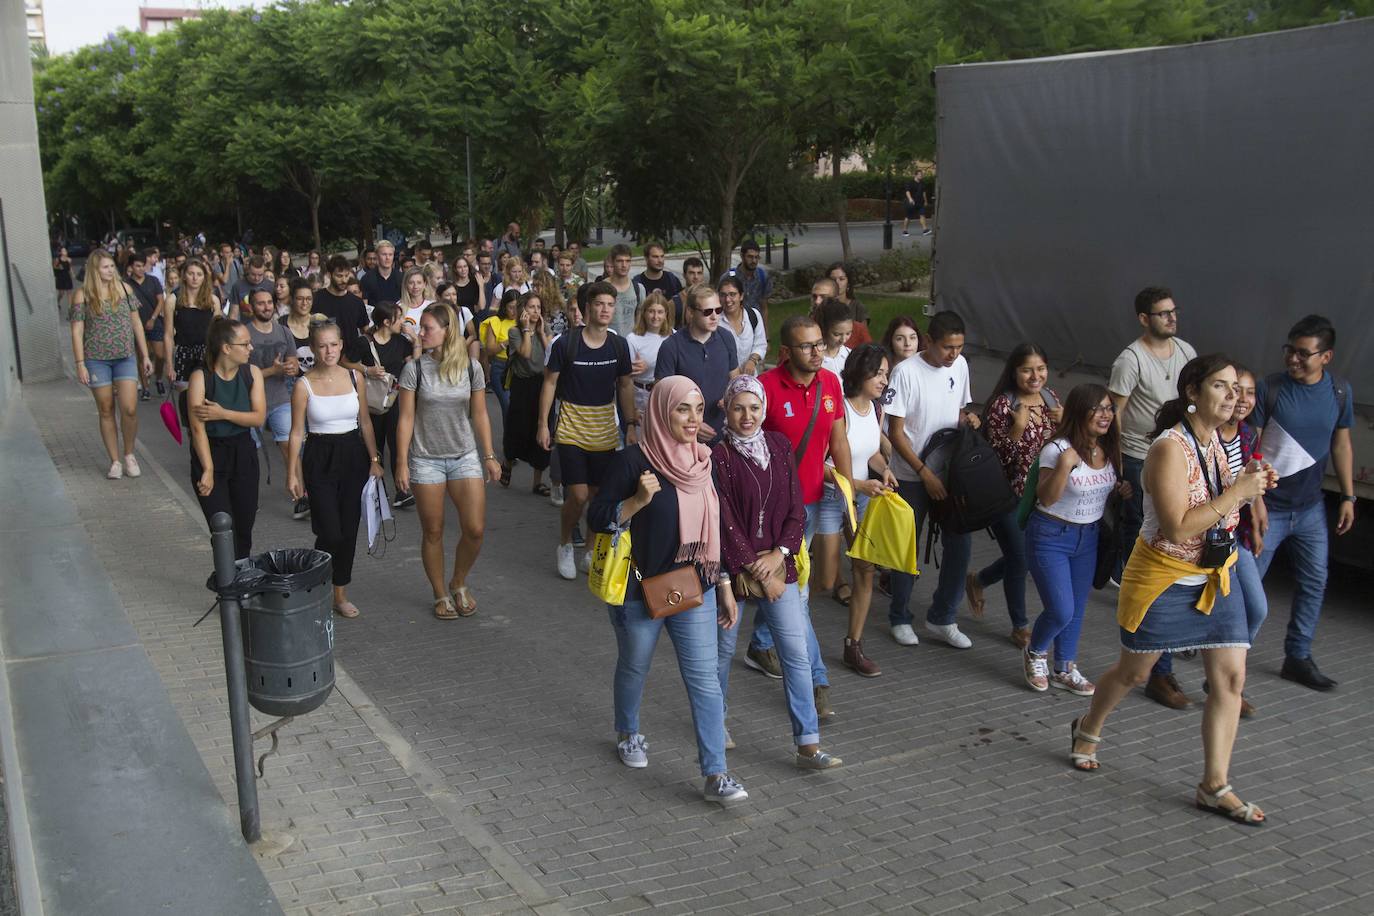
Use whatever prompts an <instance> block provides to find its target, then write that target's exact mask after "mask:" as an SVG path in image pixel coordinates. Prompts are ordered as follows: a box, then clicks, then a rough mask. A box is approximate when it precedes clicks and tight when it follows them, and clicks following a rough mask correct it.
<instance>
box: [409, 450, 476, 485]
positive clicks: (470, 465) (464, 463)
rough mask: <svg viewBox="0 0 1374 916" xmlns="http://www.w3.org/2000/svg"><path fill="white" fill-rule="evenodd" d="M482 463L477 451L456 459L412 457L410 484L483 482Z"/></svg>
mask: <svg viewBox="0 0 1374 916" xmlns="http://www.w3.org/2000/svg"><path fill="white" fill-rule="evenodd" d="M485 476H486V475H485V474H484V473H483V472H482V462H481V460H480V459H479V458H478V457H477V452H476V451H471V452H468V453H467V454H466V455H459V456H457V457H455V458H421V457H420V456H419V455H411V456H410V482H411V483H412V484H416V483H419V484H432V483H446V482H448V481H450V480H467V479H469V478H472V477H476V478H477V479H478V480H481V479H482V478H483V477H485Z"/></svg>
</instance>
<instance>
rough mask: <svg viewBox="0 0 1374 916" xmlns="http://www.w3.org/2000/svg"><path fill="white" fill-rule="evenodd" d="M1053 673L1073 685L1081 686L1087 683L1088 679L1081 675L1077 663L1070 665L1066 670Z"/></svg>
mask: <svg viewBox="0 0 1374 916" xmlns="http://www.w3.org/2000/svg"><path fill="white" fill-rule="evenodd" d="M1055 674H1056V675H1057V676H1059V677H1060V678H1063V679H1064V680H1066V681H1068V682H1069V683H1070V684H1072V685H1074V686H1075V687H1081V686H1082V685H1084V684H1086V683H1088V679H1087V678H1085V677H1084V676H1083V672H1081V671H1079V670H1078V666H1077V665H1073V666H1071V667H1070V668H1069V670H1068V671H1056V672H1055Z"/></svg>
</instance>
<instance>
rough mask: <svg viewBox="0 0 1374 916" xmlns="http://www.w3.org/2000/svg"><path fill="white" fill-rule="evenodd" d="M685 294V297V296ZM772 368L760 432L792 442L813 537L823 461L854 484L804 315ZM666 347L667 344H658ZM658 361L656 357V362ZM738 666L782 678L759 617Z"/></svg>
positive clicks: (829, 378)
mask: <svg viewBox="0 0 1374 916" xmlns="http://www.w3.org/2000/svg"><path fill="white" fill-rule="evenodd" d="M689 295H690V292H689ZM778 340H779V344H780V345H779V347H778V365H777V366H775V367H774V368H772V369H769V370H768V371H767V372H765V373H763V374H762V375H760V376H759V382H761V383H762V384H763V391H764V393H765V394H766V395H767V396H768V407H767V412H766V413H765V414H764V417H763V428H764V429H766V430H769V431H771V432H778V433H782V434H783V435H784V436H786V437H787V438H788V440H789V441H790V442H791V443H792V448H793V450H794V452H795V454H796V459H797V483H798V485H799V487H800V489H801V497H802V503H803V504H805V506H806V537H807V540H808V542H809V541H810V539H811V536H812V535H814V534H815V532H816V523H817V519H818V515H819V512H818V510H819V507H820V502H821V495H822V491H823V489H824V485H825V464H826V459H827V458H829V459H831V461H832V463H833V464H834V466H835V472H836V473H837V474H843V475H844V476H845V477H847V478H849V479H850V480H853V479H854V475H853V467H852V466H851V462H850V455H849V434H848V432H847V430H846V429H845V421H844V390H843V389H842V388H841V386H840V379H839V376H837V375H835V373H833V372H831V371H830V370H829V369H825V368H822V366H821V357H822V356H823V347H824V345H825V344H824V340H823V338H822V336H821V328H820V325H818V324H816V320H815V319H814V318H812V317H811V316H810V315H792V316H790V317H789V318H788V319H787V320H786V321H784V322H783V323H782V328H781V329H780V330H779V331H778ZM664 346H667V344H664ZM662 358H663V357H662V355H661V353H660V356H659V359H660V360H661V359H662ZM809 598H810V596H809V594H807V593H806V592H803V594H802V604H803V605H804V606H805V607H806V648H807V655H808V656H809V657H810V662H811V685H812V687H813V688H814V694H815V700H816V715H818V716H819V717H821V718H822V719H828V718H830V717H831V716H833V715H834V714H835V713H834V710H833V709H832V708H831V706H830V676H829V673H828V672H827V671H826V668H825V662H823V661H822V660H821V648H820V643H819V642H817V641H816V631H815V628H814V627H813V626H812V625H811V605H810V600H809ZM744 664H745V665H747V666H748V667H750V668H753V669H754V670H755V671H761V672H762V673H764V674H766V675H768V677H771V678H773V679H775V680H781V678H782V665H781V664H780V663H779V661H778V654H777V651H776V649H774V647H773V634H772V632H771V631H770V630H769V629H768V624H767V623H765V622H764V620H763V615H762V614H759V613H755V615H754V635H753V636H751V637H750V638H749V649H748V651H747V652H745V655H744Z"/></svg>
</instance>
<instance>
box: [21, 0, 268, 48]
mask: <svg viewBox="0 0 1374 916" xmlns="http://www.w3.org/2000/svg"><path fill="white" fill-rule="evenodd" d="M266 5H267V2H266V0H152V2H145V0H43V21H44V25H45V26H46V28H47V33H48V50H49V51H50V52H52V53H53V54H65V53H66V52H68V51H74V50H76V49H77V48H80V47H82V46H84V45H89V44H95V43H97V42H101V41H104V40H105V36H106V35H108V34H109V33H111V32H113V31H115V30H116V29H118V28H120V27H121V26H122V27H124V28H126V29H129V30H130V31H137V29H138V8H139V7H140V6H147V7H161V8H164V9H166V8H169V7H170V8H186V7H192V8H196V7H203V8H212V7H225V8H231V9H232V8H234V7H241V6H266Z"/></svg>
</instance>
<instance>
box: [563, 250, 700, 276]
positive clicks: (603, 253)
mask: <svg viewBox="0 0 1374 916" xmlns="http://www.w3.org/2000/svg"><path fill="white" fill-rule="evenodd" d="M626 244H629V243H626ZM630 248H631V250H633V251H634V254H635V257H637V258H638V257H642V256H643V254H644V246H642V245H630ZM610 253H611V246H610V245H593V246H591V247H588V248H583V249H582V257H583V258H585V259H586V261H587V266H588V267H593V266H595V267H596V273H600V272H601V262H602V261H604V260H606V258H607V257H608V256H609V255H610ZM666 253H667V254H695V255H700V256H701V257H702V258H705V257H706V255H704V254H701V252H700V251H698V250H697V246H696V245H694V244H692V243H691V242H678V243H676V244H674V245H668V246H667V252H666ZM636 272H637V271H636Z"/></svg>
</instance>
